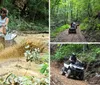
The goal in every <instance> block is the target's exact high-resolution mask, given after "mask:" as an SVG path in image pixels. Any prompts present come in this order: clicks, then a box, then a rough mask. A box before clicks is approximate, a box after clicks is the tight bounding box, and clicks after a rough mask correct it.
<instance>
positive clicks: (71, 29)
mask: <svg viewBox="0 0 100 85" xmlns="http://www.w3.org/2000/svg"><path fill="white" fill-rule="evenodd" d="M68 33H69V34H71V33H75V34H76V28H74V27H71V28H69V30H68Z"/></svg>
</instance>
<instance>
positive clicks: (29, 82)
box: [1, 73, 49, 85]
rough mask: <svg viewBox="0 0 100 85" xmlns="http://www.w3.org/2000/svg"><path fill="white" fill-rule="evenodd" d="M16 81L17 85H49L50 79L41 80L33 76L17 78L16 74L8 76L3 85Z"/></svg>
mask: <svg viewBox="0 0 100 85" xmlns="http://www.w3.org/2000/svg"><path fill="white" fill-rule="evenodd" d="M13 80H14V82H15V83H18V84H19V85H49V81H48V80H49V79H48V78H47V79H45V78H42V79H39V78H36V77H33V76H23V77H22V76H16V75H14V74H12V73H11V74H10V75H8V77H7V78H6V80H5V81H4V82H3V83H2V82H1V84H2V85H9V84H11V83H12V81H13Z"/></svg>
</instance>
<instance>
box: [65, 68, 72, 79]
mask: <svg viewBox="0 0 100 85" xmlns="http://www.w3.org/2000/svg"><path fill="white" fill-rule="evenodd" d="M70 75H71V70H70V69H69V70H67V73H66V77H67V78H69V77H70Z"/></svg>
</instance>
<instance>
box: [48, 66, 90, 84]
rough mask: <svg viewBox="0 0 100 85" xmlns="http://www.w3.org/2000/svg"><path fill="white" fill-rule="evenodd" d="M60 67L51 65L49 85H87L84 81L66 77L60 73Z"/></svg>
mask: <svg viewBox="0 0 100 85" xmlns="http://www.w3.org/2000/svg"><path fill="white" fill-rule="evenodd" d="M60 71H61V69H60V68H59V67H55V65H51V80H50V81H51V85H89V84H88V83H87V82H85V81H81V80H75V79H70V78H66V77H65V76H63V75H61V74H60Z"/></svg>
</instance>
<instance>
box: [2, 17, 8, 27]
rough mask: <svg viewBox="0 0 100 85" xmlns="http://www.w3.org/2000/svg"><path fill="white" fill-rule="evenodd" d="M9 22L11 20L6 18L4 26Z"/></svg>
mask: <svg viewBox="0 0 100 85" xmlns="http://www.w3.org/2000/svg"><path fill="white" fill-rule="evenodd" d="M8 22H9V18H6V22H5V23H4V24H3V26H7V24H8Z"/></svg>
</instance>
